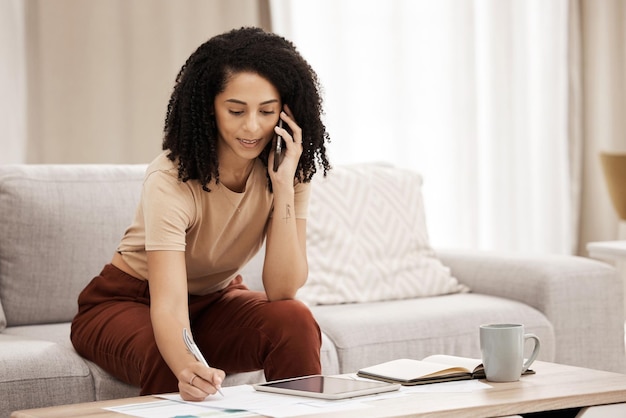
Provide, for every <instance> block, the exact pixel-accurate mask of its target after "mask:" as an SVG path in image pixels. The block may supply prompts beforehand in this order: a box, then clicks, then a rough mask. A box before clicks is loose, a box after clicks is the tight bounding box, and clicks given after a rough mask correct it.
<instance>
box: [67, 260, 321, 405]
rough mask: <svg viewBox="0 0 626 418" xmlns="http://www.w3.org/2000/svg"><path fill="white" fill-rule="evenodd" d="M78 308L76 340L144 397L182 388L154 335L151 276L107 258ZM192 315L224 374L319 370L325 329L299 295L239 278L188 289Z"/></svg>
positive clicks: (198, 336) (269, 375) (275, 375)
mask: <svg viewBox="0 0 626 418" xmlns="http://www.w3.org/2000/svg"><path fill="white" fill-rule="evenodd" d="M78 307H79V309H78V314H77V315H76V317H75V318H74V320H73V322H72V333H71V339H72V344H73V345H74V347H75V348H76V351H77V352H78V353H79V354H80V355H82V356H83V357H85V358H87V359H89V360H91V361H93V362H94V363H96V364H98V365H99V366H100V367H102V368H103V369H104V370H106V371H107V372H109V373H111V374H112V375H113V376H116V377H117V378H118V379H120V380H122V381H124V382H126V383H129V384H132V385H135V386H140V387H141V394H142V395H148V394H157V393H167V392H178V380H177V378H176V377H175V376H174V374H173V373H172V371H171V370H170V369H169V367H168V366H167V364H166V363H165V361H164V360H163V358H162V357H161V354H160V353H159V350H158V348H157V346H156V342H155V339H154V334H153V331H152V324H151V322H150V293H149V289H148V282H147V281H143V280H139V279H136V278H134V277H132V276H130V275H128V274H126V273H124V272H123V271H121V270H119V269H118V268H116V267H115V266H113V265H111V264H108V265H106V266H105V267H104V269H103V270H102V272H101V273H100V275H99V276H96V277H95V278H94V279H93V280H92V281H91V282H90V283H89V284H88V285H87V287H86V288H85V289H84V290H83V291H82V293H81V294H80V296H79V298H78ZM189 318H190V321H191V331H192V333H193V336H194V339H195V341H196V344H197V345H198V347H199V348H200V351H202V353H203V354H204V356H205V358H206V360H207V361H208V363H209V364H210V365H211V366H213V367H216V368H219V369H222V370H224V371H225V372H226V374H231V373H238V372H245V371H252V370H260V369H264V373H265V377H266V379H267V380H276V379H283V378H287V377H294V376H304V375H310V374H319V373H320V372H321V366H320V347H321V334H320V329H319V326H318V325H317V322H316V321H315V319H314V318H313V316H312V315H311V312H310V311H309V309H308V308H307V307H306V306H305V305H304V304H302V303H301V302H299V301H296V300H283V301H276V302H269V301H268V300H267V297H266V296H265V293H262V292H253V291H251V290H249V289H248V288H247V287H246V286H245V285H243V284H242V279H241V276H238V277H237V278H236V279H235V280H233V281H232V282H231V283H230V285H229V286H228V287H226V288H225V289H224V290H221V291H219V292H215V293H212V294H209V295H205V296H192V295H190V296H189ZM172 332H177V333H179V332H181V331H180V330H172ZM181 339H182V334H181Z"/></svg>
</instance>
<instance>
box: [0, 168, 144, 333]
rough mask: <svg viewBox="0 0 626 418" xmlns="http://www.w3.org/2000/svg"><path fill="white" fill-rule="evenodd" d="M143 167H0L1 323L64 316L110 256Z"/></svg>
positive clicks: (132, 205)
mask: <svg viewBox="0 0 626 418" xmlns="http://www.w3.org/2000/svg"><path fill="white" fill-rule="evenodd" d="M144 171H145V166H140V165H85V166H82V165H5V166H0V213H2V217H1V218H0V236H1V237H2V240H0V300H1V301H2V308H3V310H4V314H5V316H6V322H7V325H8V326H12V325H23V324H34V323H53V322H64V321H69V320H71V319H72V317H73V316H74V314H75V312H76V309H77V304H76V299H77V297H78V293H79V292H80V291H81V290H82V289H83V287H84V286H85V285H86V284H87V283H88V282H89V281H90V280H91V278H92V277H94V276H95V275H96V274H98V272H100V271H101V269H102V266H103V265H104V263H107V262H109V261H110V260H111V257H112V255H113V253H114V251H115V248H116V246H117V244H118V242H119V240H120V237H121V236H122V234H123V233H124V230H125V228H126V227H127V226H128V224H129V223H130V221H131V219H132V215H133V213H134V210H135V206H136V203H137V201H138V198H139V193H140V187H141V182H142V179H143V173H144Z"/></svg>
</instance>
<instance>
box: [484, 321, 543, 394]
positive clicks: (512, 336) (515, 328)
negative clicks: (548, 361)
mask: <svg viewBox="0 0 626 418" xmlns="http://www.w3.org/2000/svg"><path fill="white" fill-rule="evenodd" d="M529 339H531V340H534V342H535V346H534V348H533V351H532V354H531V355H530V357H529V358H528V360H526V362H524V345H525V343H526V341H527V340H529ZM540 347H541V343H540V342H539V337H537V336H536V335H535V334H525V333H524V325H522V324H488V325H481V326H480V350H481V352H482V360H483V366H484V367H485V375H486V377H487V380H489V381H492V382H515V381H517V380H519V378H520V377H521V376H522V373H524V372H526V370H528V368H529V367H530V365H531V364H532V363H533V361H535V359H536V358H537V355H538V354H539V348H540Z"/></svg>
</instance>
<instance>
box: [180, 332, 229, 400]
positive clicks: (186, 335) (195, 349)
mask: <svg viewBox="0 0 626 418" xmlns="http://www.w3.org/2000/svg"><path fill="white" fill-rule="evenodd" d="M183 340H184V341H185V345H186V346H187V349H188V350H189V351H190V352H191V354H193V356H194V357H195V358H196V360H198V361H199V362H200V363H202V364H204V365H205V366H206V367H211V366H209V363H207V361H206V360H205V359H204V356H203V355H202V353H201V352H200V349H199V348H198V346H197V345H196V343H195V342H194V341H193V339H192V338H191V336H190V335H189V333H188V332H187V328H183ZM215 389H217V391H218V392H219V393H220V395H222V396H224V393H223V392H222V390H221V389H220V388H219V387H217V386H215Z"/></svg>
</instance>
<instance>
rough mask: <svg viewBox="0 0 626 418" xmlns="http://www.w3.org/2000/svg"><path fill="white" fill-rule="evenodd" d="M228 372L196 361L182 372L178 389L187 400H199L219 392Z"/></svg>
mask: <svg viewBox="0 0 626 418" xmlns="http://www.w3.org/2000/svg"><path fill="white" fill-rule="evenodd" d="M225 376H226V374H225V373H224V371H223V370H220V369H215V368H213V367H206V366H204V365H203V364H202V363H200V362H194V363H192V364H190V365H189V367H186V368H185V369H183V370H182V371H181V372H180V375H179V377H178V390H179V392H180V397H181V398H183V400H185V401H194V402H199V401H203V400H204V399H206V397H207V396H209V395H213V394H214V393H217V390H218V389H220V388H221V387H222V382H223V381H224V377H225Z"/></svg>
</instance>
